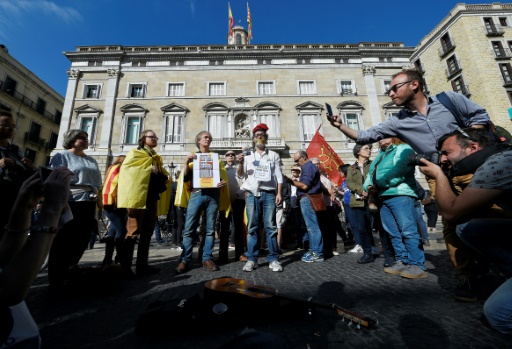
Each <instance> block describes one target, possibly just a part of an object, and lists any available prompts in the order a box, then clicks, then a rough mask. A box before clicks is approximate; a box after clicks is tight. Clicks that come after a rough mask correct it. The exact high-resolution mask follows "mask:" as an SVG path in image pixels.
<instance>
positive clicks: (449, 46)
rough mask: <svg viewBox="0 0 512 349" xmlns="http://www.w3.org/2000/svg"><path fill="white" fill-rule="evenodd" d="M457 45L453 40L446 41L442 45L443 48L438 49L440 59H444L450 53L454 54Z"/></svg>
mask: <svg viewBox="0 0 512 349" xmlns="http://www.w3.org/2000/svg"><path fill="white" fill-rule="evenodd" d="M455 47H456V46H455V43H454V42H453V40H450V41H445V42H443V43H442V44H441V47H440V48H439V49H438V51H439V57H441V58H443V57H444V56H446V55H447V54H448V53H450V52H452V51H453V50H454V49H455Z"/></svg>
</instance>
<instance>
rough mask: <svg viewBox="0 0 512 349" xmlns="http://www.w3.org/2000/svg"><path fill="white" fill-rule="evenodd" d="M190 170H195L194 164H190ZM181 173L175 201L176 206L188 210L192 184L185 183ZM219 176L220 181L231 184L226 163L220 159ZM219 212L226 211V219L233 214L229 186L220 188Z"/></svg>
mask: <svg viewBox="0 0 512 349" xmlns="http://www.w3.org/2000/svg"><path fill="white" fill-rule="evenodd" d="M188 166H189V168H190V169H192V168H193V163H190V164H189V165H188ZM184 172H185V171H182V172H181V173H180V176H179V177H178V187H177V189H176V199H175V200H174V205H175V206H178V207H184V208H186V207H187V206H188V200H189V199H190V182H184V181H183V173H184ZM219 176H220V179H222V180H224V181H225V182H226V183H228V182H229V178H228V172H227V171H226V168H225V167H224V161H222V160H221V159H220V158H219ZM219 211H224V212H225V215H226V217H228V215H229V213H230V212H231V199H230V197H229V186H228V185H226V186H225V187H222V188H220V198H219Z"/></svg>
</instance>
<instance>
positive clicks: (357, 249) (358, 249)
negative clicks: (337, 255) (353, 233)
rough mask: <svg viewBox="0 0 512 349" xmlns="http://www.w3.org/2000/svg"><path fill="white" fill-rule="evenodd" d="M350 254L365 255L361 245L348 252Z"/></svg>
mask: <svg viewBox="0 0 512 349" xmlns="http://www.w3.org/2000/svg"><path fill="white" fill-rule="evenodd" d="M348 252H350V253H363V248H362V247H361V245H355V246H354V248H353V249H351V250H348Z"/></svg>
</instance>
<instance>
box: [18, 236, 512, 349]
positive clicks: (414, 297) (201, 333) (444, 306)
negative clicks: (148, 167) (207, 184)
mask: <svg viewBox="0 0 512 349" xmlns="http://www.w3.org/2000/svg"><path fill="white" fill-rule="evenodd" d="M439 235H440V234H437V238H439V237H440V236H439ZM434 238H435V237H434ZM434 238H433V237H431V239H432V240H431V246H430V247H427V248H426V251H425V255H426V259H427V263H426V265H427V268H428V271H429V276H428V278H426V279H417V280H409V279H404V278H401V277H400V276H394V275H388V274H385V273H384V272H383V266H382V264H383V262H384V259H383V258H378V259H377V260H376V261H375V263H370V264H366V265H360V264H357V263H356V260H357V258H359V256H360V255H358V254H354V253H347V252H346V250H345V251H343V252H342V253H341V254H340V255H339V256H335V257H333V258H330V259H327V260H326V261H325V262H324V263H303V262H301V261H300V257H301V255H302V253H303V251H289V252H287V253H285V254H284V255H283V256H281V262H282V264H283V267H284V272H282V273H276V272H272V271H271V270H270V269H269V268H268V264H267V262H266V260H265V258H262V257H260V268H258V269H256V270H255V271H253V272H251V273H247V272H244V271H242V266H243V263H241V262H232V263H230V264H227V265H223V266H221V270H220V271H218V272H207V271H204V270H203V269H202V268H201V267H200V265H199V264H197V265H196V268H194V269H192V270H191V271H189V272H187V273H184V274H181V275H176V273H175V271H174V268H175V267H176V266H177V264H178V261H179V251H176V250H173V249H171V248H170V247H169V246H157V245H156V244H153V245H152V247H151V250H150V264H151V265H153V266H156V267H159V268H161V273H160V274H157V275H151V276H144V277H139V278H135V279H132V280H121V281H119V283H118V285H117V288H116V289H115V290H109V289H106V290H103V289H102V287H100V286H98V287H94V288H93V289H88V290H87V291H86V292H85V293H87V294H88V296H84V295H80V294H78V293H77V294H73V295H68V297H65V298H56V297H52V296H50V294H49V292H48V280H47V273H46V271H43V272H41V273H40V275H39V276H38V278H37V279H36V281H35V283H34V286H33V287H32V289H31V291H30V293H29V295H28V298H27V304H28V307H29V309H30V310H31V312H32V314H33V316H34V318H35V320H36V322H37V323H38V325H39V327H40V331H41V337H42V340H43V348H49V349H58V348H91V349H93V348H98V349H99V348H109V349H115V348H123V349H131V348H220V347H221V346H222V345H224V344H226V343H227V342H229V341H230V340H232V339H233V338H235V336H236V335H237V334H239V333H240V332H241V331H242V330H243V329H244V327H245V326H246V324H247V321H246V320H250V326H251V328H253V329H255V330H258V331H262V332H268V333H272V334H277V335H280V336H282V337H283V338H284V340H285V341H286V342H287V343H288V347H289V348H512V338H511V337H507V336H504V335H501V334H499V333H497V332H495V331H493V330H491V329H489V328H487V327H485V326H484V325H483V324H482V322H481V320H480V318H481V315H482V306H483V301H478V302H475V303H462V302H458V301H455V300H454V299H453V290H454V287H455V285H456V280H457V279H456V274H455V271H454V270H453V267H452V266H451V263H450V261H449V257H448V255H447V252H446V249H445V247H444V242H443V240H440V239H439V240H435V239H434ZM342 246H343V243H340V247H342ZM342 250H343V249H342ZM103 251H104V244H99V243H97V244H96V245H95V247H94V249H92V250H87V251H86V253H85V255H84V257H83V259H82V261H81V266H83V267H87V266H90V267H92V266H96V265H97V264H98V263H99V262H100V261H101V260H102V258H103ZM194 251H195V250H194ZM231 253H232V252H231ZM221 276H229V277H233V278H240V279H246V280H247V281H249V282H251V283H253V284H257V285H265V286H271V287H274V288H276V289H277V290H279V292H282V293H285V294H288V295H291V296H295V297H301V298H308V297H310V296H312V297H314V299H315V300H318V301H324V302H328V303H336V304H338V305H339V306H341V307H343V308H346V309H350V310H353V311H357V312H358V313H361V314H364V315H365V316H367V317H370V318H373V319H375V320H377V321H378V327H377V328H376V329H373V330H366V329H357V328H356V326H348V325H347V322H346V321H345V322H344V321H342V318H341V317H339V316H338V315H337V314H336V313H335V312H334V311H332V310H326V309H317V310H316V311H315V312H314V314H313V315H311V316H308V315H307V314H306V313H307V312H304V314H303V315H302V311H298V313H299V314H294V313H293V312H292V309H302V308H301V307H300V306H297V307H295V306H294V304H293V303H291V304H287V306H286V307H280V308H275V309H274V310H273V311H272V312H265V313H262V312H260V311H254V310H253V311H251V312H250V313H249V312H244V311H243V309H237V310H238V311H239V313H243V316H241V318H240V319H238V320H237V321H235V322H229V323H228V322H226V323H223V321H222V320H218V321H216V320H215V318H214V319H213V320H209V321H208V322H206V323H200V324H197V325H195V326H193V327H195V328H192V329H191V331H190V332H189V333H186V332H184V331H183V330H182V329H180V328H179V325H176V324H177V323H179V322H176V320H177V319H176V316H174V318H169V319H166V318H163V319H161V320H159V322H157V324H155V328H154V331H151V332H152V333H151V334H150V335H145V336H141V335H137V334H135V332H134V329H135V326H136V323H137V321H138V319H139V316H140V315H141V314H143V313H144V311H145V310H146V309H147V307H148V306H149V305H150V304H152V303H154V302H157V301H160V302H168V301H169V300H172V299H176V298H186V297H190V296H191V295H192V294H194V293H202V292H203V289H204V284H205V282H207V281H208V280H210V279H212V278H215V277H221ZM240 307H242V308H243V304H242V305H240ZM288 313H289V314H293V315H291V316H287V315H288ZM219 319H220V318H219Z"/></svg>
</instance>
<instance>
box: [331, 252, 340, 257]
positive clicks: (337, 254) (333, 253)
mask: <svg viewBox="0 0 512 349" xmlns="http://www.w3.org/2000/svg"><path fill="white" fill-rule="evenodd" d="M332 255H333V256H339V255H340V253H339V252H338V251H332Z"/></svg>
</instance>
